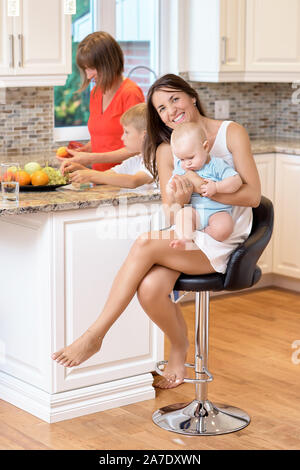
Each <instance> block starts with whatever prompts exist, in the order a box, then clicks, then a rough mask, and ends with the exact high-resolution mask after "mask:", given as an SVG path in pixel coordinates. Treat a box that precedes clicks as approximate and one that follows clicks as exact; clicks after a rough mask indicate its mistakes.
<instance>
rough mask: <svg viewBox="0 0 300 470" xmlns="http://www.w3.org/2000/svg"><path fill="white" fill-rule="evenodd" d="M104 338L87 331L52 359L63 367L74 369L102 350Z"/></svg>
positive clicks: (53, 355)
mask: <svg viewBox="0 0 300 470" xmlns="http://www.w3.org/2000/svg"><path fill="white" fill-rule="evenodd" d="M101 344H102V338H99V336H97V335H96V334H95V333H93V332H92V331H90V330H87V331H86V332H85V333H83V335H82V336H80V337H79V338H78V339H76V340H75V341H74V342H73V343H72V344H70V345H69V346H67V347H65V348H62V349H60V350H59V351H57V352H55V353H53V354H52V356H51V357H52V359H53V360H54V361H56V362H58V363H59V364H61V365H62V366H65V367H74V366H78V365H79V364H81V363H82V362H84V361H86V360H87V359H89V357H91V356H92V355H93V354H95V353H96V352H98V351H99V350H100V348H101Z"/></svg>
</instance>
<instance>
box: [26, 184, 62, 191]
mask: <svg viewBox="0 0 300 470" xmlns="http://www.w3.org/2000/svg"><path fill="white" fill-rule="evenodd" d="M68 184H69V183H62V184H46V185H44V186H34V185H33V184H28V185H25V186H20V191H54V190H55V189H56V188H60V187H61V186H67V185H68Z"/></svg>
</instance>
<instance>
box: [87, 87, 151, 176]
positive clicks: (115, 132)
mask: <svg viewBox="0 0 300 470" xmlns="http://www.w3.org/2000/svg"><path fill="white" fill-rule="evenodd" d="M102 96H103V95H102V92H101V90H99V89H98V90H96V92H95V87H94V88H93V89H92V91H91V94H90V117H89V120H88V129H89V133H90V136H91V147H92V152H96V153H104V152H111V151H113V150H118V149H120V148H123V147H124V144H123V142H122V140H121V137H122V135H123V128H122V125H121V123H120V117H121V116H122V114H123V113H124V112H125V111H127V109H129V108H131V107H132V106H134V105H136V104H138V103H143V102H144V101H145V99H144V95H143V92H142V90H141V88H140V87H139V86H138V85H137V84H136V83H134V82H133V81H132V80H130V79H129V78H125V80H123V83H122V84H121V86H120V88H118V90H117V91H116V93H115V95H114V97H113V99H112V100H111V102H110V103H109V105H108V107H107V108H106V110H105V111H104V112H102ZM115 165H118V162H115V163H94V164H93V165H92V168H93V169H94V170H99V171H104V170H109V169H110V168H112V167H113V166H115Z"/></svg>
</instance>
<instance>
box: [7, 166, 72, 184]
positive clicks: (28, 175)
mask: <svg viewBox="0 0 300 470" xmlns="http://www.w3.org/2000/svg"><path fill="white" fill-rule="evenodd" d="M11 171H13V172H14V173H15V175H16V180H17V181H18V182H19V186H20V191H53V190H55V189H56V188H60V187H61V186H65V185H67V184H69V181H68V174H65V175H62V174H61V172H60V171H59V170H58V169H55V168H52V167H51V166H48V165H46V166H44V167H42V166H41V165H40V164H39V163H37V162H29V163H26V165H24V168H11Z"/></svg>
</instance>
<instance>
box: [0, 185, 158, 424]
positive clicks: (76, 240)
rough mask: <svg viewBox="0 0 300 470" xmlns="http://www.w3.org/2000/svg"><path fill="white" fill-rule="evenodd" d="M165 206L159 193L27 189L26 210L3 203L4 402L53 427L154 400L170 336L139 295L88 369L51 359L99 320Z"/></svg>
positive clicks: (0, 367) (0, 379) (0, 345)
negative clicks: (131, 255) (135, 248)
mask: <svg viewBox="0 0 300 470" xmlns="http://www.w3.org/2000/svg"><path fill="white" fill-rule="evenodd" d="M159 206H160V193H159V191H158V190H151V191H146V192H145V191H144V192H138V191H135V190H130V191H128V190H121V191H120V190H118V189H116V188H113V187H108V186H97V187H94V188H91V189H88V190H84V191H75V190H72V189H67V187H65V188H60V189H57V190H55V191H51V192H34V191H33V192H21V193H20V203H19V207H17V208H12V209H4V208H3V207H2V206H1V205H0V215H1V217H0V231H1V232H0V233H1V243H0V252H1V270H0V272H1V274H0V279H1V286H2V289H1V291H2V295H1V301H0V309H1V335H0V353H1V355H0V371H1V372H0V398H2V399H4V400H6V401H8V402H10V403H12V404H14V405H15V406H17V407H19V408H22V409H23V410H26V411H28V412H30V413H32V414H34V415H35V416H37V417H39V418H41V419H43V420H45V421H47V422H56V421H60V420H64V419H69V418H74V417H76V416H81V415H85V414H88V413H93V412H97V411H101V410H105V409H108V408H113V407H119V406H123V405H126V404H130V403H134V402H138V401H141V400H146V399H150V398H154V396H155V391H154V388H153V386H152V382H153V377H152V374H151V371H153V370H154V365H155V363H156V362H157V361H159V360H162V359H163V334H162V332H161V331H160V330H159V329H158V328H157V327H156V326H155V325H154V324H153V323H152V322H151V321H150V320H149V318H148V317H147V315H146V314H145V313H144V312H143V310H142V308H141V306H140V305H139V303H138V301H137V298H136V297H134V298H133V299H132V301H131V303H130V304H129V306H128V307H127V309H126V311H125V312H124V314H123V315H122V316H121V317H120V318H119V319H118V320H117V322H116V323H115V324H114V325H113V327H112V328H111V330H110V331H109V332H108V334H107V336H106V337H105V339H104V341H103V345H102V348H101V350H100V351H99V352H98V353H97V354H95V355H94V356H93V357H91V358H90V359H89V360H88V361H86V362H85V363H83V364H81V365H80V366H78V367H74V368H64V367H63V366H60V365H58V364H57V363H56V362H55V361H53V360H52V359H51V353H53V352H54V351H56V350H58V349H60V348H62V347H64V346H65V345H67V344H70V343H71V342H72V341H74V339H76V338H77V337H78V336H80V335H81V334H82V333H83V332H84V331H85V330H86V329H87V327H88V326H89V325H90V324H91V323H92V322H94V320H95V319H96V317H97V316H98V315H99V313H100V312H101V309H102V307H103V305H104V302H105V300H106V298H107V295H108V292H109V290H110V287H111V284H112V281H113V279H114V277H115V275H116V273H117V271H118V269H119V268H120V266H121V264H122V262H123V260H124V259H125V257H126V255H127V253H128V251H129V249H130V246H131V245H132V243H133V242H134V240H135V239H136V238H137V236H138V235H139V234H140V233H142V232H145V231H148V230H149V229H150V220H152V214H153V213H155V212H156V211H158V209H159ZM115 295H116V296H117V295H118V292H115Z"/></svg>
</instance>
